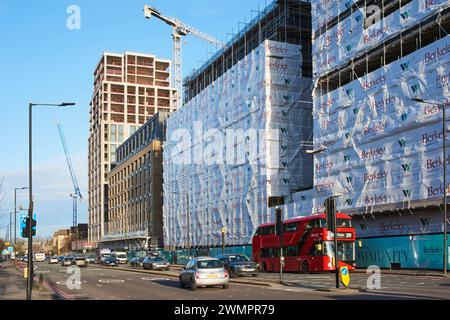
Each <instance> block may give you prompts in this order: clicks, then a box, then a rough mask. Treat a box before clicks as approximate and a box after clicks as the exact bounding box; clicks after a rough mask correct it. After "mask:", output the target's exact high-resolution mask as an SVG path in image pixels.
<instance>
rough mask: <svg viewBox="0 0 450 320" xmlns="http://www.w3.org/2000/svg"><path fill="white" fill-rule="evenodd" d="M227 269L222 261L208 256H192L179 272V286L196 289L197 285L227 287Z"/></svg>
mask: <svg viewBox="0 0 450 320" xmlns="http://www.w3.org/2000/svg"><path fill="white" fill-rule="evenodd" d="M229 280H230V279H229V276H228V271H226V270H225V268H224V266H223V263H222V261H220V260H219V259H215V258H210V257H199V258H194V259H192V260H191V261H189V263H188V264H187V265H186V267H184V269H183V270H182V271H181V273H180V286H181V287H182V288H184V287H186V286H187V287H189V288H190V289H191V290H196V289H197V288H198V287H209V286H221V287H222V288H224V289H227V288H228V284H229Z"/></svg>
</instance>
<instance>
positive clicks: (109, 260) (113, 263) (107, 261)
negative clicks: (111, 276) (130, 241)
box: [100, 256, 119, 267]
mask: <svg viewBox="0 0 450 320" xmlns="http://www.w3.org/2000/svg"><path fill="white" fill-rule="evenodd" d="M100 265H102V266H109V267H117V266H118V265H119V262H118V261H117V259H116V258H114V257H111V256H110V257H104V258H102V259H101V260H100Z"/></svg>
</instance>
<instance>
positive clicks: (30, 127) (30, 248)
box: [27, 102, 75, 300]
mask: <svg viewBox="0 0 450 320" xmlns="http://www.w3.org/2000/svg"><path fill="white" fill-rule="evenodd" d="M74 105H75V103H73V102H63V103H60V104H50V103H29V104H28V160H29V161H28V179H29V182H28V191H29V193H28V201H29V206H28V221H29V223H28V226H27V228H28V266H27V267H28V270H27V300H31V291H32V285H33V279H32V277H33V226H32V223H31V222H32V219H33V170H32V168H33V153H32V151H33V148H32V145H33V135H32V132H33V107H37V106H39V107H69V106H74Z"/></svg>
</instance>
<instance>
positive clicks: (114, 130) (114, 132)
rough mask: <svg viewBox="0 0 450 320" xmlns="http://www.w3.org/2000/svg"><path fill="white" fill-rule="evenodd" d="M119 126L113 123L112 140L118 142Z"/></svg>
mask: <svg viewBox="0 0 450 320" xmlns="http://www.w3.org/2000/svg"><path fill="white" fill-rule="evenodd" d="M116 133H117V126H116V125H115V124H112V125H111V142H117V136H116Z"/></svg>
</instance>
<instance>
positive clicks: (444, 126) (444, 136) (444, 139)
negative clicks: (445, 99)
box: [411, 98, 448, 275]
mask: <svg viewBox="0 0 450 320" xmlns="http://www.w3.org/2000/svg"><path fill="white" fill-rule="evenodd" d="M411 100H412V101H415V102H418V103H424V104H430V105H435V106H438V107H439V105H438V104H436V103H433V102H429V101H425V100H423V99H421V98H414V99H411ZM445 109H446V106H445V105H443V106H442V159H443V162H444V164H443V174H444V195H443V197H444V199H443V202H444V232H443V234H444V257H443V272H444V274H445V275H446V274H447V257H448V250H447V119H446V110H445Z"/></svg>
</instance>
